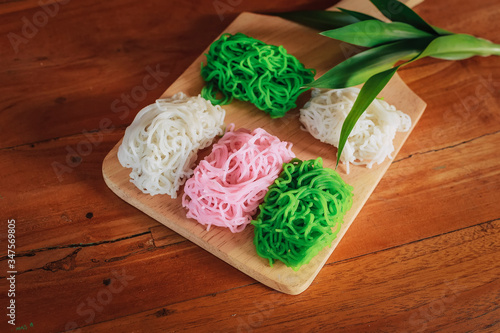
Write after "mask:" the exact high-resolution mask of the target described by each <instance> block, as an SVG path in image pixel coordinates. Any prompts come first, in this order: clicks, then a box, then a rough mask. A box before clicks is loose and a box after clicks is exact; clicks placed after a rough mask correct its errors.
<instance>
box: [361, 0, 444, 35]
mask: <svg viewBox="0 0 500 333" xmlns="http://www.w3.org/2000/svg"><path fill="white" fill-rule="evenodd" d="M370 1H371V2H372V3H373V4H374V5H375V6H376V7H377V8H378V10H380V12H381V13H382V14H384V16H385V17H387V18H388V19H390V20H391V21H394V22H403V23H407V24H410V25H412V26H414V27H415V28H417V29H419V30H422V31H425V32H427V33H430V34H432V35H439V34H438V33H437V32H436V30H434V28H433V27H432V26H431V25H430V24H429V23H427V22H425V21H424V19H422V18H421V17H420V16H419V15H418V14H417V13H415V12H414V11H413V10H412V9H410V8H409V7H408V6H406V5H405V4H403V3H401V2H399V1H396V0H370Z"/></svg>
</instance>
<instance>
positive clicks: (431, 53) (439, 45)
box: [413, 34, 500, 61]
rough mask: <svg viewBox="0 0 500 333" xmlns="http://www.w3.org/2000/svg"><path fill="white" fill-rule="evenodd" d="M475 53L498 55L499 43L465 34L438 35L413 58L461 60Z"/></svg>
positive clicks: (484, 55)
mask: <svg viewBox="0 0 500 333" xmlns="http://www.w3.org/2000/svg"><path fill="white" fill-rule="evenodd" d="M476 55H478V56H482V57H487V56H490V55H500V45H499V44H494V43H492V42H490V41H489V40H486V39H482V38H476V37H474V36H471V35H465V34H454V35H447V36H440V37H437V38H436V39H434V40H433V41H432V42H431V43H430V44H429V45H428V46H427V47H426V48H425V50H424V51H423V52H422V53H421V54H420V55H419V56H418V57H417V58H416V59H414V60H417V59H421V58H424V57H434V58H439V59H446V60H461V59H466V58H470V57H473V56H476ZM414 60H413V61H414Z"/></svg>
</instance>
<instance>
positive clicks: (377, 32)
mask: <svg viewBox="0 0 500 333" xmlns="http://www.w3.org/2000/svg"><path fill="white" fill-rule="evenodd" d="M321 35H323V36H326V37H330V38H334V39H338V40H341V41H343V42H347V43H351V44H354V45H359V46H365V47H373V46H379V45H382V44H387V43H390V42H395V41H398V40H403V39H412V38H422V37H432V36H433V35H431V34H429V33H427V32H424V31H421V30H418V29H417V28H415V27H413V26H411V25H409V24H406V23H401V22H393V23H385V22H382V21H379V20H367V21H361V22H357V23H353V24H350V25H348V26H345V27H342V28H338V29H334V30H328V31H324V32H322V33H321Z"/></svg>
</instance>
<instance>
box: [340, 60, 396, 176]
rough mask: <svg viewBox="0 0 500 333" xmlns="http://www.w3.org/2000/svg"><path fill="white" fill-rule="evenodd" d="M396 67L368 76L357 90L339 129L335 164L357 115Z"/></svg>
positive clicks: (359, 115) (377, 92)
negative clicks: (349, 109) (355, 96)
mask: <svg viewBox="0 0 500 333" xmlns="http://www.w3.org/2000/svg"><path fill="white" fill-rule="evenodd" d="M398 68H399V66H398V67H394V68H391V69H388V70H386V71H383V72H381V73H378V74H376V75H374V76H372V77H371V78H369V79H368V80H367V81H366V83H365V84H364V85H363V87H362V88H361V91H360V92H359V95H358V98H356V101H355V102H354V105H353V107H352V109H351V111H350V112H349V114H348V115H347V117H346V119H345V120H344V124H343V125H342V130H341V131H340V141H339V147H338V151H337V165H336V166H338V165H339V161H340V156H341V155H342V151H343V150H344V146H345V144H346V142H347V138H349V134H351V131H352V129H353V128H354V126H355V125H356V122H357V121H358V119H359V117H361V115H362V114H363V112H365V110H366V108H368V106H370V104H371V103H372V102H373V100H374V99H375V98H376V97H377V95H378V94H379V93H380V92H381V91H382V89H384V87H385V86H386V84H387V83H388V82H389V81H390V79H391V78H392V77H393V76H394V73H396V71H397V70H398Z"/></svg>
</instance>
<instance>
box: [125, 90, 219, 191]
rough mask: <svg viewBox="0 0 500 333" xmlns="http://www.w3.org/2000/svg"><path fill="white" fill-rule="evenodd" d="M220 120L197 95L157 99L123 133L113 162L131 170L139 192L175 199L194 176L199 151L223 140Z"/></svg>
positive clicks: (215, 109)
mask: <svg viewBox="0 0 500 333" xmlns="http://www.w3.org/2000/svg"><path fill="white" fill-rule="evenodd" d="M224 116H225V111H224V109H222V108H221V107H220V106H218V105H217V106H213V105H212V103H211V102H210V101H207V100H206V99H204V98H202V97H201V96H199V95H198V96H197V97H188V96H186V95H185V94H183V93H182V92H181V93H178V94H175V95H174V96H173V97H172V98H166V99H158V100H156V103H154V104H151V105H148V106H146V107H145V108H144V109H142V110H141V111H140V112H139V113H138V114H137V116H136V117H135V119H134V121H133V122H132V124H131V125H130V126H129V127H128V128H127V129H126V131H125V136H124V138H123V142H122V144H121V145H120V148H119V149H118V160H119V161H120V163H121V165H122V166H124V167H126V168H132V172H131V173H130V178H131V180H130V181H131V182H132V183H134V184H135V186H137V187H138V188H139V189H140V190H141V191H142V192H144V193H149V194H151V195H156V194H168V195H170V196H171V197H172V198H176V197H177V191H178V190H179V187H180V186H181V185H183V184H184V183H185V181H186V180H187V179H188V178H189V177H190V176H191V175H192V174H193V169H192V167H193V164H194V162H195V161H196V158H197V157H198V155H197V152H198V150H199V149H203V148H205V147H207V146H209V145H210V144H211V143H212V141H213V139H214V138H215V137H216V136H217V135H222V134H223V125H224Z"/></svg>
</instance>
